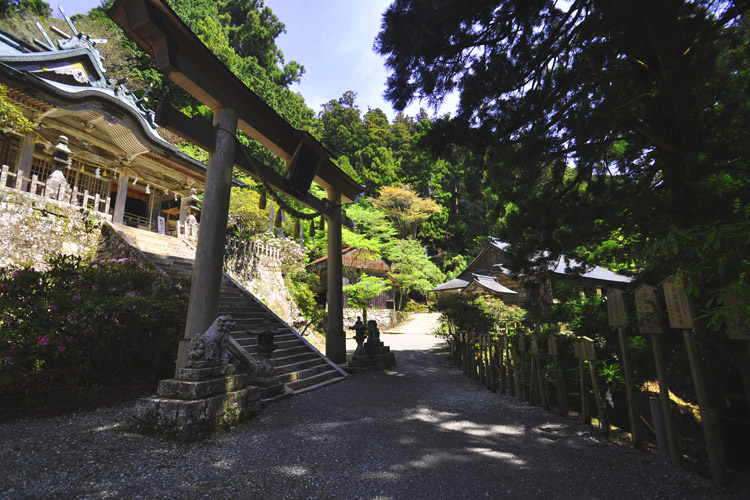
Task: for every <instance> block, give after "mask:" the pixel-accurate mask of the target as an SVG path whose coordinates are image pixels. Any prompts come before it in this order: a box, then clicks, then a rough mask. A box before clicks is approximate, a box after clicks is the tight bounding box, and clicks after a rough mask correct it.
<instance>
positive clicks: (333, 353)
mask: <svg viewBox="0 0 750 500" xmlns="http://www.w3.org/2000/svg"><path fill="white" fill-rule="evenodd" d="M109 16H110V17H111V18H112V20H113V21H114V22H115V23H116V24H117V25H118V26H120V28H122V29H123V31H125V33H127V34H128V36H130V37H131V38H132V39H133V40H134V41H135V42H136V43H137V44H138V46H139V47H140V48H141V49H143V50H144V51H146V52H147V53H149V54H150V55H151V56H153V58H154V60H155V61H156V67H157V69H158V70H159V71H161V72H162V73H164V74H165V75H167V76H168V77H169V79H171V80H172V81H173V82H175V83H176V84H177V85H179V86H180V87H181V88H182V89H183V90H185V91H186V92H187V93H189V94H190V95H192V96H193V97H195V98H196V99H197V100H198V101H199V102H201V103H202V104H204V105H206V106H208V107H209V108H211V109H212V110H213V112H214V124H213V127H206V125H205V124H201V123H200V122H198V121H195V120H190V119H185V118H182V117H180V116H177V114H176V113H175V112H174V111H173V110H170V109H169V108H168V107H164V106H163V107H162V108H161V109H160V110H159V111H160V113H159V118H160V119H161V121H160V122H159V120H158V119H157V122H159V123H160V125H163V126H165V127H166V128H169V129H171V130H172V131H174V132H176V133H178V134H179V135H182V136H183V137H185V138H186V139H188V140H190V141H192V142H195V143H196V144H198V145H199V146H201V147H203V148H204V149H206V150H208V151H209V152H211V155H210V159H209V162H208V170H207V175H206V186H205V191H204V199H203V212H202V214H201V230H200V234H199V238H198V245H197V249H196V256H195V267H194V271H193V284H192V287H191V290H190V303H189V307H188V317H187V323H186V326H185V338H184V339H183V340H182V341H181V343H180V349H179V352H178V359H177V366H178V368H179V367H182V366H184V362H185V359H186V358H185V353H186V347H187V343H188V342H189V341H190V338H192V336H193V335H195V334H196V333H198V332H203V331H205V330H206V329H207V328H208V327H209V326H210V325H211V323H212V322H213V321H214V319H215V318H216V316H217V315H218V311H219V292H220V289H221V273H222V263H223V256H224V255H223V254H224V244H225V240H226V224H227V217H228V209H229V194H230V189H231V181H232V166H233V165H237V166H239V167H240V168H242V169H243V170H245V171H247V172H248V173H250V174H251V175H253V176H254V177H256V178H257V177H258V175H261V176H262V177H263V178H264V180H265V181H266V182H267V183H269V185H271V186H272V187H273V188H274V189H277V190H279V191H280V192H282V193H284V194H286V195H288V196H290V197H292V198H293V199H295V200H297V201H299V202H300V203H302V204H303V205H305V206H307V207H309V208H312V209H313V210H316V211H321V212H323V213H324V214H325V216H326V218H327V220H328V262H329V273H328V330H327V332H326V356H327V357H328V358H329V359H330V360H331V361H333V362H335V363H344V362H345V361H346V345H345V342H346V337H345V332H344V325H343V303H342V293H341V288H342V265H341V225H342V221H343V220H344V216H343V213H342V210H341V203H342V202H346V203H353V202H354V201H356V199H357V197H358V196H359V195H361V194H362V186H361V185H360V184H358V183H357V182H355V181H354V180H353V179H352V178H351V177H349V176H348V175H346V174H345V173H344V172H342V171H341V169H339V168H338V167H337V166H336V165H335V164H334V163H333V162H332V161H331V154H330V153H329V152H328V151H327V150H326V149H325V148H324V147H323V146H322V145H321V144H320V143H318V141H316V140H315V139H314V138H313V137H312V136H310V135H309V134H307V133H306V132H304V131H301V130H297V129H295V128H294V127H292V126H291V125H290V124H289V123H288V122H287V121H286V120H284V118H282V117H281V116H280V115H279V114H278V113H276V112H275V111H274V110H273V109H272V108H271V107H270V106H268V105H267V104H266V103H265V102H264V101H263V100H262V99H261V98H260V97H258V96H257V95H256V94H255V93H254V92H252V91H251V90H250V89H249V88H247V86H246V85H245V84H244V83H242V81H240V79H239V78H237V76H235V75H234V74H233V73H232V72H231V71H229V69H228V68H227V67H226V66H225V65H224V64H223V63H222V62H221V61H219V59H218V58H217V57H216V56H215V55H214V54H213V53H212V52H211V51H210V50H208V48H207V47H206V46H205V45H204V44H203V43H202V42H201V41H200V40H199V39H198V37H197V36H195V34H194V33H193V32H192V31H191V30H190V28H188V27H187V26H186V25H185V23H183V22H182V20H181V19H180V18H179V17H178V16H177V14H175V12H174V11H173V10H172V9H171V8H170V7H169V5H167V3H166V1H165V0H117V1H116V2H115V4H114V5H113V6H112V8H111V9H110V11H109ZM238 129H239V130H242V131H243V132H244V133H246V134H247V135H248V136H249V137H251V138H252V139H254V140H256V141H258V142H259V143H260V144H261V145H263V146H264V147H265V148H267V149H268V150H269V151H271V152H272V153H274V154H276V155H277V156H279V157H280V158H282V159H283V160H284V161H286V162H287V165H288V167H287V174H286V175H285V176H283V177H282V176H279V175H278V174H276V173H275V172H273V171H272V169H270V168H268V167H264V166H254V167H253V168H250V165H247V162H246V161H245V160H243V156H244V154H242V152H241V151H238V150H237V141H236V132H237V130H238ZM264 168H265V169H266V170H265V171H263V172H261V171H259V170H263V169H264ZM298 178H301V179H303V180H302V182H301V183H300V182H297V181H295V179H298ZM308 180H313V181H314V182H316V183H317V184H318V185H320V186H321V187H323V188H324V189H325V190H326V194H327V200H318V199H316V198H314V197H312V196H311V195H309V193H308V190H309V182H307V181H308Z"/></svg>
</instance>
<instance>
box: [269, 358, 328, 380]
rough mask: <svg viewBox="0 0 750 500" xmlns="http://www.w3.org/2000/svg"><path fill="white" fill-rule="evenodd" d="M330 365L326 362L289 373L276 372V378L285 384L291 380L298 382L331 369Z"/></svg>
mask: <svg viewBox="0 0 750 500" xmlns="http://www.w3.org/2000/svg"><path fill="white" fill-rule="evenodd" d="M330 368H331V367H330V366H329V365H328V364H327V363H326V364H323V365H318V366H312V367H310V368H305V369H303V370H297V371H293V372H287V373H278V372H277V373H276V379H277V380H278V381H279V382H283V383H284V384H287V385H288V384H290V383H291V382H297V381H300V380H305V379H310V378H312V377H314V376H316V375H318V374H320V373H323V372H325V371H329V370H330Z"/></svg>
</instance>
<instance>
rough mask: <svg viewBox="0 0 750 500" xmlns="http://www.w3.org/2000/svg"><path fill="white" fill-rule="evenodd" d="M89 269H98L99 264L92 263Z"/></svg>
mask: <svg viewBox="0 0 750 500" xmlns="http://www.w3.org/2000/svg"><path fill="white" fill-rule="evenodd" d="M91 269H99V264H94V265H93V266H91Z"/></svg>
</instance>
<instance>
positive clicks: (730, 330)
mask: <svg viewBox="0 0 750 500" xmlns="http://www.w3.org/2000/svg"><path fill="white" fill-rule="evenodd" d="M724 305H726V306H728V307H729V310H730V315H729V316H728V317H727V335H728V336H729V338H730V339H735V340H750V317H748V314H747V300H742V298H741V297H739V296H738V294H737V292H732V293H730V294H728V295H727V296H726V297H724Z"/></svg>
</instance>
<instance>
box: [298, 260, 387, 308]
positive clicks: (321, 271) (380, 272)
mask: <svg viewBox="0 0 750 500" xmlns="http://www.w3.org/2000/svg"><path fill="white" fill-rule="evenodd" d="M341 260H342V263H343V266H344V276H343V278H342V286H346V285H349V284H351V283H356V281H357V278H358V277H359V276H361V275H362V274H367V275H369V276H376V277H378V278H383V279H384V280H387V281H388V282H389V284H390V285H391V289H390V290H387V291H385V292H383V293H381V294H380V295H378V296H377V297H374V298H372V299H370V300H369V301H368V302H367V307H368V308H372V309H394V308H395V298H396V288H397V287H398V284H397V283H396V282H395V281H394V280H393V279H392V278H391V277H390V275H389V274H388V273H389V272H390V270H391V265H390V264H389V263H388V262H387V261H385V260H384V259H381V258H380V257H377V256H375V255H374V254H373V253H372V252H371V251H370V250H367V249H366V248H354V247H346V248H343V249H342V250H341ZM307 271H308V272H313V273H315V274H317V275H318V276H319V277H320V282H321V284H323V285H322V286H323V288H321V289H320V290H319V292H318V293H319V294H318V297H319V300H318V303H319V304H321V305H322V304H325V297H326V293H327V290H326V288H325V283H327V282H328V257H321V258H320V259H317V260H315V261H313V262H311V263H310V264H308V265H307ZM348 298H349V297H348V294H347V293H346V292H344V293H343V300H344V304H346V303H347V299H348Z"/></svg>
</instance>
